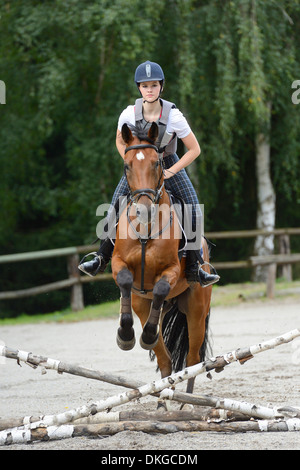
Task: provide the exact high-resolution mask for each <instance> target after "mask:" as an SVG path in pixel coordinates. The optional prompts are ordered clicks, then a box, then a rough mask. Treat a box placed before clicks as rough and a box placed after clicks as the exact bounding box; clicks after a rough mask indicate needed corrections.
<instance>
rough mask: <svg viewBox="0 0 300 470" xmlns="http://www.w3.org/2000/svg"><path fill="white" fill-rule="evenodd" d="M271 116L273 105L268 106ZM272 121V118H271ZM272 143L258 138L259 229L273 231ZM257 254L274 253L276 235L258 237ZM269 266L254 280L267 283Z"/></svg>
mask: <svg viewBox="0 0 300 470" xmlns="http://www.w3.org/2000/svg"><path fill="white" fill-rule="evenodd" d="M268 108H269V113H270V114H271V104H270V103H269V104H268ZM269 119H270V118H269ZM270 167H271V159H270V142H269V138H268V136H267V135H265V134H264V133H259V134H258V135H257V138H256V181H257V204H258V207H257V218H256V225H257V228H258V229H262V230H266V231H272V230H274V228H275V212H276V196H275V192H274V188H273V184H272V180H271V171H270ZM254 251H255V254H257V255H258V256H265V255H270V254H273V252H274V235H269V236H267V237H264V236H261V235H259V236H257V238H256V241H255V246H254ZM268 270H269V267H268V266H257V267H256V268H255V274H254V280H255V281H256V282H266V280H267V274H268Z"/></svg>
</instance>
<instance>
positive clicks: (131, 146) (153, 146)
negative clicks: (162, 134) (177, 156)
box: [125, 144, 158, 154]
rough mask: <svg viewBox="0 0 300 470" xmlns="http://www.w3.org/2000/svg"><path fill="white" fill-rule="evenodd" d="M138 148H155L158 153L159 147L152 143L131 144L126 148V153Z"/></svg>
mask: <svg viewBox="0 0 300 470" xmlns="http://www.w3.org/2000/svg"><path fill="white" fill-rule="evenodd" d="M136 149H153V150H155V151H156V152H157V153H158V148H157V147H156V145H151V144H139V145H130V146H129V147H127V148H126V149H125V154H126V153H127V152H129V150H136Z"/></svg>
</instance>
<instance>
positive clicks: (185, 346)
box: [162, 302, 210, 372]
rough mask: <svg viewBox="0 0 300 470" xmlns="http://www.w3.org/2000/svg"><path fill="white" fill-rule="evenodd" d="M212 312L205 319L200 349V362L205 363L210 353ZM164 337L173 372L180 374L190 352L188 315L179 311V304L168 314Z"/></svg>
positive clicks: (164, 322)
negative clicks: (209, 330) (209, 331)
mask: <svg viewBox="0 0 300 470" xmlns="http://www.w3.org/2000/svg"><path fill="white" fill-rule="evenodd" d="M209 316H210V311H209V312H208V315H207V317H206V319H205V337H204V341H203V343H202V345H201V347H200V351H199V354H200V362H202V361H204V360H205V358H206V355H207V353H208V348H209V340H208V326H209ZM162 335H163V339H164V342H165V345H166V347H167V349H168V350H169V352H170V355H171V360H172V370H173V371H174V372H179V371H181V370H182V369H184V367H185V365H186V356H187V353H188V350H189V336H188V325H187V320H186V315H185V314H183V313H182V312H181V311H180V310H179V309H178V305H177V302H176V303H175V304H174V305H173V307H172V308H171V309H170V310H169V311H168V312H167V313H166V315H165V317H164V319H163V324H162Z"/></svg>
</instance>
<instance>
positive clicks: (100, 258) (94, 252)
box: [78, 251, 104, 277]
mask: <svg viewBox="0 0 300 470" xmlns="http://www.w3.org/2000/svg"><path fill="white" fill-rule="evenodd" d="M88 256H94V258H98V259H99V266H98V268H96V270H95V272H94V274H91V273H89V272H88V271H86V270H85V268H84V263H85V259H86V258H87V257H88ZM91 261H93V260H91ZM103 261H104V260H103V258H102V256H101V255H99V254H98V253H97V252H96V251H92V252H91V253H88V254H87V255H85V256H84V257H83V258H82V260H81V261H80V263H79V265H78V269H80V271H82V272H83V273H84V274H87V275H88V276H90V277H94V276H96V274H98V272H99V270H100V268H101V265H102V262H103Z"/></svg>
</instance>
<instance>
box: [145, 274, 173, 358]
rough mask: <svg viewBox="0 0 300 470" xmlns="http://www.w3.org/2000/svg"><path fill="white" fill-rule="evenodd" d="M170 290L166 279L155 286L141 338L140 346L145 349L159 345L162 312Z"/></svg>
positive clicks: (162, 279) (160, 280)
mask: <svg viewBox="0 0 300 470" xmlns="http://www.w3.org/2000/svg"><path fill="white" fill-rule="evenodd" d="M170 288H171V286H170V284H169V282H168V281H167V280H166V279H165V278H161V279H159V281H158V282H157V283H156V284H155V285H154V288H153V300H152V304H151V307H150V313H149V316H148V319H147V321H146V323H145V325H144V328H143V332H142V335H141V337H140V345H141V347H142V348H143V349H148V350H150V349H154V348H155V346H156V345H157V342H158V337H159V322H160V316H161V311H162V307H163V303H164V300H165V298H166V297H167V295H168V294H169V292H170Z"/></svg>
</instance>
